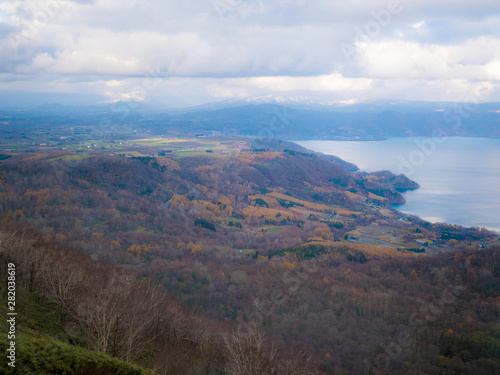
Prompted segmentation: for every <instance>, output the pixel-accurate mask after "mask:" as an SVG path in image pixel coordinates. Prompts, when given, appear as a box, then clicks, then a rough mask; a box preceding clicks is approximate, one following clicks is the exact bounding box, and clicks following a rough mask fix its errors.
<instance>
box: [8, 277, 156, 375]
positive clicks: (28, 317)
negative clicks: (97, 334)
mask: <svg viewBox="0 0 500 375" xmlns="http://www.w3.org/2000/svg"><path fill="white" fill-rule="evenodd" d="M0 295H1V298H0V304H1V305H0V314H1V315H2V317H3V318H2V319H0V331H1V332H2V336H3V338H2V340H0V351H1V352H2V353H3V354H2V355H1V356H0V369H1V371H0V373H1V374H5V375H11V374H12V375H14V374H16V375H17V374H37V375H49V374H60V375H85V374H93V375H112V374H121V375H154V372H153V371H151V370H145V369H143V368H141V367H139V366H136V365H132V364H130V363H126V362H123V361H120V360H119V359H117V358H114V357H111V356H109V355H106V354H104V353H101V352H96V351H93V350H90V349H85V348H82V347H79V346H75V345H71V344H70V340H69V337H68V336H67V334H66V332H65V330H64V329H63V327H62V326H61V323H60V322H61V321H62V320H63V319H64V313H63V311H62V309H61V305H59V304H58V303H56V302H55V301H53V300H51V299H49V298H46V297H43V296H41V295H39V294H38V293H30V292H28V291H27V290H25V289H24V288H21V287H20V286H18V287H17V289H16V312H17V314H18V315H17V316H16V323H17V324H16V333H15V336H16V337H15V340H14V339H13V340H8V339H7V335H6V333H7V332H8V326H7V301H6V299H7V298H6V290H5V284H4V283H2V286H1V287H0ZM11 341H15V349H16V361H15V367H12V366H9V365H8V362H9V361H10V360H9V359H8V358H7V355H8V354H6V353H7V351H8V349H9V348H10V342H11Z"/></svg>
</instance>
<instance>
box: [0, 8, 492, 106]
mask: <svg viewBox="0 0 500 375" xmlns="http://www.w3.org/2000/svg"><path fill="white" fill-rule="evenodd" d="M499 81H500V1H498V0H475V1H471V0H468V1H464V0H391V1H386V0H353V1H345V0H342V1H337V0H329V1H327V0H307V1H306V0H185V1H179V0H177V1H174V0H165V1H159V0H158V1H152V0H95V1H92V0H74V1H50V0H44V1H31V0H26V1H23V0H21V1H16V0H6V1H1V2H0V92H1V93H2V94H3V95H4V96H5V95H6V94H7V95H11V94H12V97H17V96H15V95H14V94H16V93H17V94H23V97H25V98H29V95H25V94H26V93H33V94H38V96H42V97H43V96H46V97H47V98H49V97H53V96H51V95H48V94H54V95H55V94H64V96H65V97H67V98H72V99H71V100H74V101H77V100H78V98H79V97H80V96H82V98H83V96H84V95H87V96H88V95H95V97H92V98H93V99H92V100H95V101H96V102H97V101H106V100H109V99H111V100H117V99H136V100H142V99H144V98H146V97H147V98H148V99H149V100H151V101H153V102H157V103H161V104H162V105H165V106H168V107H179V106H191V105H197V104H202V103H206V102H213V101H220V100H227V99H231V98H247V97H259V96H266V95H280V96H283V97H300V98H305V99H309V100H318V101H356V100H362V99H383V98H387V99H406V100H430V101H435V100H440V101H441V100H443V101H464V100H469V99H470V97H471V95H473V96H476V97H477V99H478V100H480V101H482V102H488V101H500V90H499ZM70 94H71V95H70ZM468 98H469V99H468Z"/></svg>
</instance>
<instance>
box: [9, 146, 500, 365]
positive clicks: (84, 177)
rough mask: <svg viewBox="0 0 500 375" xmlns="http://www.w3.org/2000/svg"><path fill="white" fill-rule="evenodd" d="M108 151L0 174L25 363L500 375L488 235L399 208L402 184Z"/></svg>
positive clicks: (273, 160)
mask: <svg viewBox="0 0 500 375" xmlns="http://www.w3.org/2000/svg"><path fill="white" fill-rule="evenodd" d="M109 148H110V150H112V151H108V150H94V149H87V151H85V152H83V151H80V152H69V151H63V150H53V149H50V150H40V151H41V152H37V153H32V152H18V153H12V154H11V155H10V156H11V157H10V158H5V160H3V161H2V163H1V164H0V210H1V212H2V213H3V214H4V215H5V219H4V221H3V222H2V223H1V230H2V238H3V239H2V242H1V246H2V248H1V251H2V253H1V254H2V261H3V262H4V264H5V263H7V262H14V263H16V267H17V268H18V270H19V271H18V272H19V278H20V279H19V280H20V286H22V290H21V291H20V296H21V297H20V298H21V299H20V304H21V305H20V307H19V310H20V311H23V308H22V304H23V303H24V306H25V309H26V310H24V311H26V313H25V317H26V321H24V322H23V321H22V320H20V321H19V327H20V329H21V334H22V335H23V336H22V337H23V342H25V343H26V344H23V345H25V346H24V347H23V348H30V347H32V346H33V347H36V348H39V349H36V350H35V353H38V354H37V356H39V359H38V360H37V361H39V362H43V361H49V362H51V363H52V362H54V361H56V362H57V361H58V359H57V358H54V357H50V355H46V354H44V353H45V351H46V350H45V349H44V348H45V347H57V348H59V349H58V350H60V352H68V353H70V354H68V355H71V356H72V358H74V361H75V363H78V366H81V368H85V366H87V365H88V364H87V362H86V359H85V358H88V355H89V354H88V353H89V352H86V351H85V350H92V351H94V352H100V353H103V354H106V355H108V356H112V357H115V358H117V359H119V360H121V361H125V362H128V363H134V364H137V365H140V366H142V367H144V368H149V369H151V370H153V371H155V372H156V373H158V374H263V373H269V374H294V373H297V374H314V373H315V372H318V373H321V372H324V373H332V374H343V373H352V374H358V373H363V372H365V373H373V374H375V373H377V371H385V372H386V373H391V374H392V373H394V374H406V373H412V374H431V373H457V374H458V373H470V374H483V373H484V374H492V373H495V371H497V369H498V368H499V366H500V361H499V358H500V332H499V331H498V326H497V323H498V316H499V313H500V298H499V295H500V294H499V292H500V291H499V289H498V288H499V285H500V280H499V278H500V263H499V259H498V255H499V253H500V250H499V249H498V247H496V243H497V241H498V236H497V235H496V234H495V233H492V232H489V231H486V230H485V229H481V228H463V227H459V226H452V225H445V224H431V223H428V222H426V221H423V220H420V219H418V218H416V217H408V216H406V215H403V214H401V213H399V212H397V211H395V210H394V209H393V208H392V207H391V203H398V202H402V201H403V199H404V198H403V197H402V195H401V194H400V192H399V189H401V188H415V187H417V186H418V185H417V184H416V183H414V182H412V181H410V180H408V179H407V178H406V177H404V176H402V175H401V176H395V175H393V174H392V173H390V172H377V173H372V174H368V173H365V172H353V171H352V169H353V168H352V165H348V164H346V163H343V162H342V161H340V160H337V159H334V158H327V157H322V156H321V155H317V154H314V153H309V152H306V151H304V150H301V149H298V148H295V149H291V148H290V147H288V145H287V144H286V143H283V144H281V143H277V144H274V145H271V144H270V145H266V147H264V148H256V147H255V145H254V144H251V143H250V142H248V141H245V140H238V139H232V140H227V139H222V140H221V139H219V140H217V139H210V140H199V141H194V140H179V139H164V138H162V139H151V140H148V139H141V140H137V141H135V143H134V142H132V143H127V144H126V145H120V146H118V145H116V144H114V143H109ZM137 150H140V152H139V151H137ZM26 228H32V229H26ZM5 269H6V267H5V266H3V268H2V272H5ZM3 295H4V296H5V292H4V294H3ZM49 306H51V308H49ZM52 307H53V308H52ZM54 308H55V310H54ZM35 309H39V310H40V311H47V314H48V315H44V314H32V315H31V317H30V313H29V311H30V310H35ZM51 309H52V310H53V311H56V312H55V313H49V312H48V311H50V310H51ZM50 314H52V315H50ZM29 317H30V318H29ZM28 318H29V319H28ZM21 319H22V318H21ZM48 321H51V323H50V324H49V323H48ZM55 322H57V323H55ZM37 335H41V336H37ZM37 340H38V341H37ZM40 340H41V341H40ZM54 340H55V341H54ZM20 348H21V346H20ZM81 348H84V349H81ZM20 350H21V349H20ZM23 350H24V349H23ZM26 350H28V349H26ZM99 358H101V359H102V362H99V363H98V365H99V366H103V369H105V368H107V367H106V366H108V365H109V366H118V367H119V366H128V365H127V364H126V363H121V362H120V363H118V362H109V361H112V359H110V357H104V356H103V357H99ZM37 363H38V362H37ZM111 363H112V364H111ZM75 366H76V364H75ZM123 368H124V369H126V368H127V367H123ZM292 369H293V370H292ZM103 371H104V370H103ZM123 371H125V370H123ZM127 371H128V370H127ZM137 371H142V370H137ZM294 371H295V372H294ZM124 373H126V372H124Z"/></svg>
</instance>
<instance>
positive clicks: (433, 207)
mask: <svg viewBox="0 0 500 375" xmlns="http://www.w3.org/2000/svg"><path fill="white" fill-rule="evenodd" d="M295 143H297V144H299V145H301V146H302V147H305V148H308V149H310V150H314V151H318V152H322V153H324V154H329V155H337V156H339V157H341V158H342V159H344V160H346V161H349V162H352V163H355V164H356V165H357V166H358V167H359V169H360V170H364V171H368V172H373V171H378V170H384V169H388V170H390V171H391V172H394V173H396V174H399V173H404V174H406V175H407V176H408V177H409V178H411V179H412V180H414V181H416V182H418V183H419V184H420V186H421V187H420V188H419V189H416V190H412V191H407V192H405V193H404V196H405V198H406V203H405V204H403V205H398V206H396V208H397V209H398V210H400V211H402V212H404V213H408V214H412V215H417V216H420V217H421V218H423V219H425V220H428V221H430V222H446V223H449V224H459V225H464V226H468V227H469V226H480V227H486V228H488V229H491V230H495V231H497V232H500V139H491V138H460V137H442V138H421V137H415V138H391V139H388V140H385V141H368V142H364V141H300V142H295Z"/></svg>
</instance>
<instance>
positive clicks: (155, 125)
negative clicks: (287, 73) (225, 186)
mask: <svg viewBox="0 0 500 375" xmlns="http://www.w3.org/2000/svg"><path fill="white" fill-rule="evenodd" d="M121 99H125V100H121ZM18 109H19V108H16V107H9V108H4V109H0V116H1V118H2V121H3V122H4V125H7V126H8V125H12V126H14V125H16V124H18V125H19V124H23V123H26V120H27V119H34V118H36V119H38V120H39V121H42V122H46V123H53V124H57V121H63V122H65V121H66V120H68V119H71V120H72V121H76V123H75V124H78V123H84V124H90V123H96V122H97V123H101V122H103V121H102V119H103V117H105V118H106V119H107V120H106V121H105V124H104V127H106V126H107V125H109V124H111V123H114V124H117V123H122V122H123V123H124V124H125V125H128V126H131V127H133V128H135V127H139V128H140V127H142V126H144V125H146V124H147V126H148V127H149V128H151V129H152V131H154V132H159V133H161V132H164V131H178V132H181V133H189V132H204V131H205V132H212V131H218V132H222V133H224V134H229V135H239V136H250V137H259V138H265V139H271V138H279V139H289V140H303V139H358V140H359V139H361V140H374V139H384V138H386V137H414V136H422V137H432V136H439V137H441V136H462V137H500V103H475V102H474V101H469V102H463V103H453V102H419V101H395V100H377V101H363V100H361V101H358V102H313V101H308V100H303V99H301V98H299V97H292V98H289V97H284V96H265V97H257V98H252V99H243V100H239V99H234V100H228V101H223V102H216V103H209V104H205V105H202V106H197V107H191V108H184V109H172V108H165V107H164V106H163V105H160V104H158V103H156V102H152V101H149V100H148V99H147V98H141V100H140V101H136V100H134V98H133V97H132V98H131V97H120V98H117V100H115V101H110V102H107V103H99V104H96V105H90V106H74V105H60V104H51V105H40V106H32V107H27V108H24V109H22V110H18ZM12 130H15V126H14V128H13V129H12Z"/></svg>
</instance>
